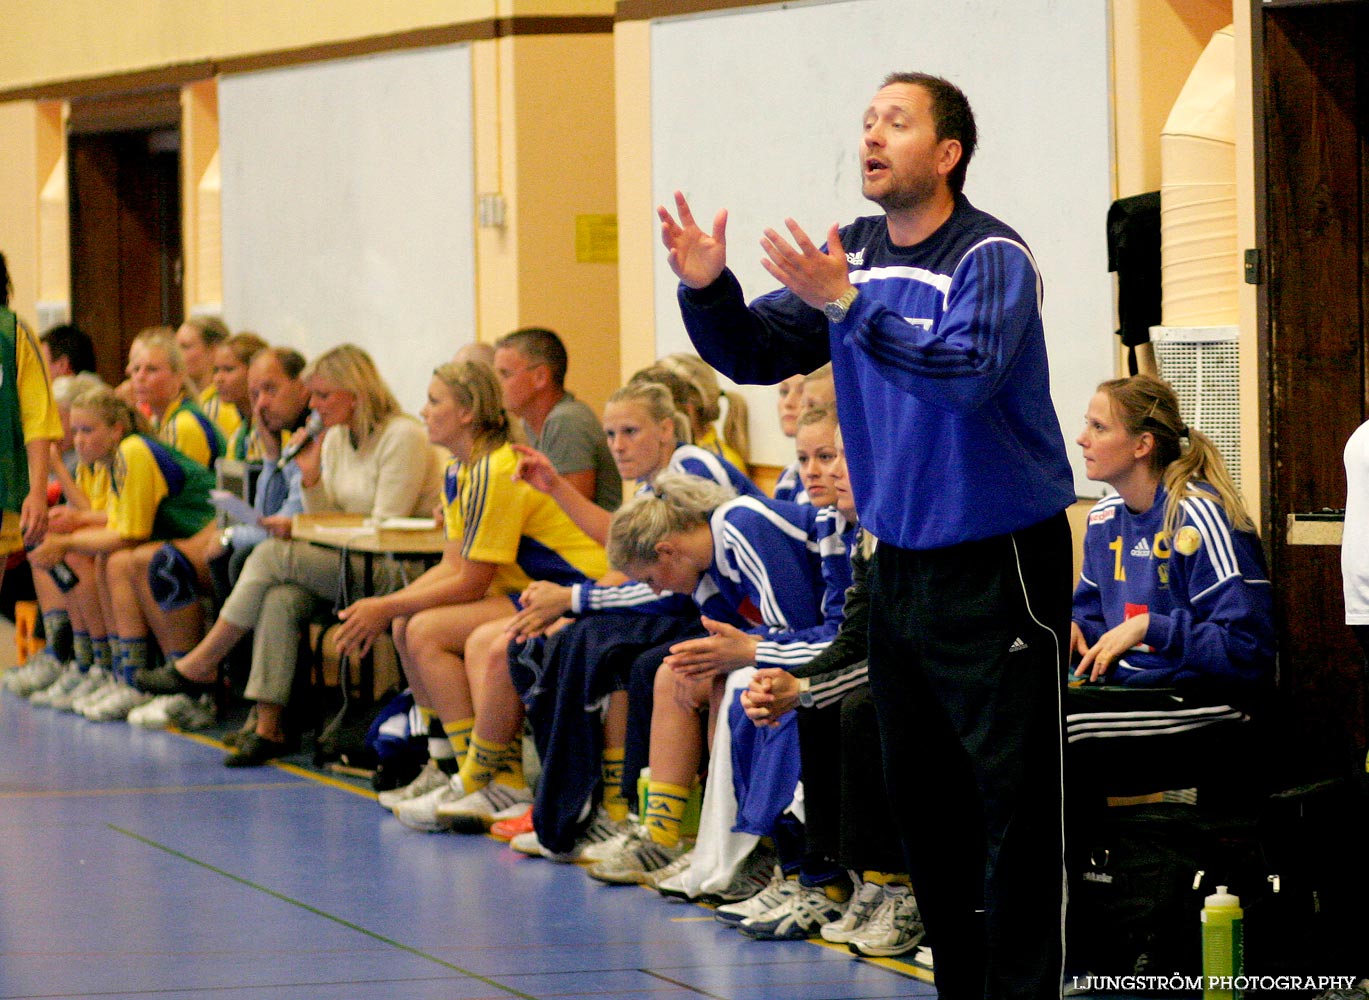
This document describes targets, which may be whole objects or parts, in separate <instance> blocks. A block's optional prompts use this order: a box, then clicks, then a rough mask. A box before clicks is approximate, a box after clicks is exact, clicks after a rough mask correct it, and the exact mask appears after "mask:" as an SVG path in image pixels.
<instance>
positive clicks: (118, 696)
mask: <svg viewBox="0 0 1369 1000" xmlns="http://www.w3.org/2000/svg"><path fill="white" fill-rule="evenodd" d="M151 700H152V695H150V694H146V693H144V692H142V691H139V690H138V689H137V688H132V687H129V686H128V685H127V684H115V685H114V686H113V687H111V688H110V689H109V693H108V694H106V695H105V696H104V697H103V698H101V699H100V700H99V701H96V702H93V703H88V704H87V705H86V707H85V708H84V709H83V710H82V712H81V714H82V715H84V716H85V717H86V718H87V719H89V720H90V721H91V722H122V721H123V720H124V719H126V718H128V713H129V712H131V711H133V710H134V709H135V708H137V707H138V706H139V705H146V704H147V703H148V702H149V701H151Z"/></svg>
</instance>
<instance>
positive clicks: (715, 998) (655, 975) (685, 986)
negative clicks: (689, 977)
mask: <svg viewBox="0 0 1369 1000" xmlns="http://www.w3.org/2000/svg"><path fill="white" fill-rule="evenodd" d="M637 971H638V972H640V973H642V974H643V975H647V976H650V977H651V978H652V979H659V980H660V981H661V982H663V983H669V984H670V985H671V986H678V987H679V988H680V989H682V990H688V991H689V992H690V993H697V994H699V996H701V997H710V998H711V1000H728V998H727V997H725V996H721V995H719V994H717V993H709V992H708V990H704V989H700V988H699V987H697V986H691V985H689V983H685V982H681V981H680V980H678V979H671V978H670V977H669V976H663V975H661V974H660V973H659V972H653V971H652V970H650V969H638V970H637Z"/></svg>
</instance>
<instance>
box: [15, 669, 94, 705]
mask: <svg viewBox="0 0 1369 1000" xmlns="http://www.w3.org/2000/svg"><path fill="white" fill-rule="evenodd" d="M85 679H86V674H85V671H84V670H82V669H81V668H80V667H78V666H77V665H76V664H75V663H68V664H67V665H66V669H64V670H63V671H62V672H61V673H60V674H58V675H57V679H56V680H55V681H53V682H52V683H51V684H49V685H48V686H47V687H45V688H43V690H41V691H35V692H33V694H31V695H29V704H30V705H43V706H45V707H47V708H51V707H52V702H53V700H54V699H57V698H61V697H62V696H63V695H66V694H69V693H71V692H72V691H75V690H76V687H77V685H79V684H80V683H81V682H82V681H83V680H85Z"/></svg>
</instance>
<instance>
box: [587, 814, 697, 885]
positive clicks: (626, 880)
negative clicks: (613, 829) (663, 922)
mask: <svg viewBox="0 0 1369 1000" xmlns="http://www.w3.org/2000/svg"><path fill="white" fill-rule="evenodd" d="M684 852H685V847H684V845H683V844H676V845H675V846H674V847H667V846H666V845H664V844H658V843H656V841H654V840H652V839H651V834H649V833H648V832H647V829H646V827H644V826H639V827H637V828H636V829H635V830H633V831H632V833H631V834H629V835H628V837H627V839H626V840H624V841H623V843H622V846H621V847H619V848H618V850H617V851H616V852H615V853H614V854H612V855H610V856H609V857H607V858H605V859H604V860H603V861H600V862H597V863H596V864H595V865H593V866H592V867H591V868H590V869H589V877H590V878H592V879H597V880H598V881H600V882H609V883H611V884H613V885H646V884H647V878H648V877H649V876H650V875H651V873H652V872H654V871H657V870H659V869H661V868H664V867H665V866H666V865H668V864H670V863H671V862H672V861H674V860H675V859H676V858H678V857H679V856H680V855H681V854H683V853H684Z"/></svg>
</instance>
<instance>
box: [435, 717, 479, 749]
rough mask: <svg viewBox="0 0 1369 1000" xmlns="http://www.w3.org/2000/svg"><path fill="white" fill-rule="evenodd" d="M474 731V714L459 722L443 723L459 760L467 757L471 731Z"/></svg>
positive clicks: (448, 740) (448, 739)
mask: <svg viewBox="0 0 1369 1000" xmlns="http://www.w3.org/2000/svg"><path fill="white" fill-rule="evenodd" d="M474 731H475V717H474V716H472V717H471V718H469V719H461V720H459V721H457V722H444V723H442V732H444V733H445V734H446V735H447V742H448V743H450V744H451V745H452V752H453V753H455V754H456V759H457V760H465V759H466V751H467V750H468V749H469V748H470V745H471V733H472V732H474Z"/></svg>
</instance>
